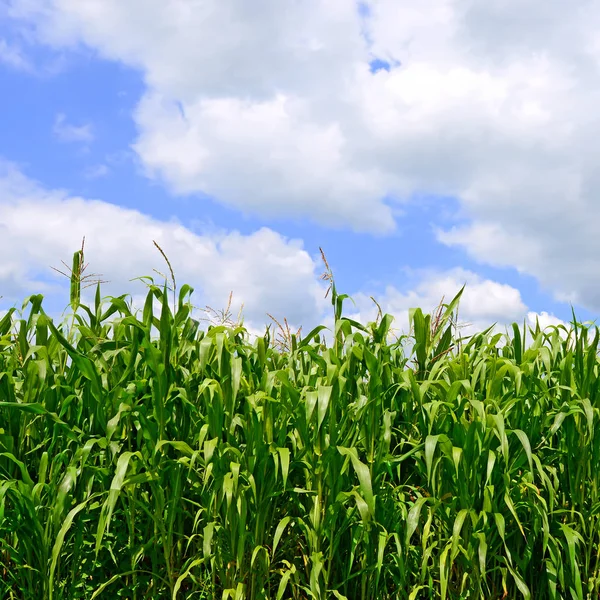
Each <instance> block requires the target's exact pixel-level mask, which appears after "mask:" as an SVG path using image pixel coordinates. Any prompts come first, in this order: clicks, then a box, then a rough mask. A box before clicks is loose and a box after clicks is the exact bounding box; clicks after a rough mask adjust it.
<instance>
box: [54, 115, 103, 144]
mask: <svg viewBox="0 0 600 600" xmlns="http://www.w3.org/2000/svg"><path fill="white" fill-rule="evenodd" d="M53 131H54V135H55V136H56V137H57V138H58V139H59V140H60V141H61V142H83V143H90V142H93V141H94V131H93V128H92V125H91V123H84V124H82V125H74V124H73V123H69V122H68V121H67V117H66V116H65V115H64V114H63V113H59V114H57V115H56V118H55V119H54V127H53Z"/></svg>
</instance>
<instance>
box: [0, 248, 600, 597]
mask: <svg viewBox="0 0 600 600" xmlns="http://www.w3.org/2000/svg"><path fill="white" fill-rule="evenodd" d="M82 259H83V256H80V257H79V259H77V260H79V261H80V262H78V263H77V264H75V263H74V265H75V266H74V268H73V273H77V272H80V268H79V267H78V266H77V265H81V264H82ZM326 268H327V270H326V274H325V275H326V277H325V279H326V280H328V281H329V283H330V285H331V301H332V306H333V309H334V316H335V330H334V331H333V345H332V346H331V347H327V344H326V343H325V341H324V338H323V335H322V334H323V330H324V328H323V327H317V328H315V329H314V330H312V331H311V332H309V333H308V334H306V335H305V336H304V337H302V338H301V337H300V336H299V334H295V333H293V332H291V330H290V329H289V327H287V322H286V329H285V330H284V328H283V327H282V328H281V329H282V330H284V333H285V335H284V338H282V339H283V341H284V343H281V340H279V343H274V342H276V340H275V339H274V338H272V336H271V332H270V330H267V331H266V332H265V334H264V336H262V337H259V338H257V339H256V340H254V341H252V342H251V341H250V339H249V336H248V335H247V333H246V330H245V329H244V328H243V327H242V326H241V325H239V324H237V323H232V322H230V323H228V324H216V325H215V324H213V325H210V326H209V327H208V328H207V329H206V330H204V329H202V328H201V327H200V322H199V320H196V319H195V318H194V317H193V314H192V305H191V300H190V297H191V294H192V292H193V290H192V288H190V287H189V286H187V285H183V286H181V287H180V288H179V289H178V290H177V292H178V295H176V296H175V298H174V300H173V297H172V296H170V294H171V293H175V285H174V276H173V277H172V281H173V285H172V286H171V288H168V287H167V285H166V284H165V285H163V286H160V285H158V284H155V282H154V281H153V280H152V279H151V278H147V279H146V281H147V282H148V294H147V298H146V301H145V304H144V307H143V309H142V310H140V311H139V312H138V313H136V312H134V311H133V309H132V306H131V304H130V303H129V302H128V298H127V296H119V297H108V298H103V297H102V296H101V290H100V285H99V284H98V285H97V287H96V293H95V297H94V301H93V302H92V303H91V305H89V306H88V305H86V304H85V303H83V302H82V301H81V296H80V294H81V286H80V283H81V281H80V280H79V281H77V280H76V279H74V276H73V275H72V289H71V302H70V304H71V309H72V314H71V318H70V323H69V325H68V326H67V325H66V324H58V325H57V324H55V323H54V321H53V319H51V318H50V317H49V316H48V315H47V314H46V313H45V311H44V309H43V306H42V305H43V298H42V297H41V296H40V295H34V296H31V297H29V298H28V299H27V300H26V301H25V303H24V305H23V307H22V310H21V311H16V310H14V309H11V310H10V311H9V312H8V313H7V314H6V315H5V316H4V317H3V318H2V319H1V320H0V598H10V599H15V600H16V599H19V600H39V599H40V598H49V599H51V600H52V599H54V600H58V599H78V598H81V599H83V598H85V599H90V600H91V599H93V598H108V597H114V596H115V595H116V596H118V597H123V598H129V599H136V600H137V599H139V600H141V599H144V600H145V599H148V598H151V599H159V598H161V599H162V598H165V599H167V598H169V599H176V598H182V599H183V598H222V599H224V600H226V599H228V598H231V599H236V600H237V599H243V598H244V599H245V598H248V599H252V600H254V599H272V598H273V599H277V600H281V599H284V598H286V599H287V598H293V599H297V600H300V599H305V598H313V599H317V600H320V599H323V600H324V599H326V598H327V599H328V598H337V599H338V600H339V599H348V600H352V599H361V600H379V599H384V600H385V599H401V600H418V599H434V598H435V599H438V598H439V599H442V600H445V599H456V600H458V599H475V598H477V599H486V600H488V599H500V598H527V599H529V598H550V599H557V600H558V599H562V598H573V599H577V600H583V599H584V598H585V599H592V598H597V597H598V596H599V594H600V573H599V568H600V560H599V559H600V521H599V519H600V517H599V515H600V497H599V479H600V478H599V474H598V471H599V470H598V465H599V464H600V436H599V435H598V433H597V431H598V427H599V426H600V423H599V421H600V398H599V385H600V383H599V381H600V380H599V377H598V359H597V353H598V343H599V333H598V330H597V329H596V328H594V327H592V326H584V325H581V324H579V323H577V321H576V319H575V316H574V318H573V323H572V326H571V328H570V329H569V330H567V329H566V328H564V327H562V326H560V327H551V328H548V329H546V330H541V329H540V327H539V325H536V327H532V328H529V329H527V328H526V327H525V326H523V327H522V328H520V327H519V326H518V325H516V324H515V325H514V326H513V328H512V332H511V335H510V336H509V335H508V334H506V335H505V334H500V333H498V334H494V333H493V332H492V330H491V329H488V330H487V331H484V332H481V333H478V334H476V335H474V336H471V337H469V338H463V339H460V338H459V336H458V332H457V330H456V329H455V321H454V316H455V314H456V309H457V306H458V302H459V299H460V294H459V295H458V296H456V297H455V298H454V299H453V300H452V301H451V302H450V303H448V304H446V305H442V306H441V307H440V310H439V311H438V312H437V313H435V314H434V315H426V314H424V313H423V312H422V311H421V310H420V309H415V310H414V311H411V314H410V320H411V331H412V333H411V334H410V340H407V339H406V338H405V337H401V338H400V339H396V340H394V341H390V338H391V335H390V334H391V326H392V321H393V320H392V317H391V316H390V315H383V314H380V315H379V316H378V318H377V320H376V321H375V322H373V323H370V324H367V325H364V324H361V323H357V322H355V321H352V320H350V319H348V318H346V317H344V316H343V311H342V307H343V302H344V300H345V299H346V298H347V296H345V295H339V294H338V293H337V290H336V288H335V284H334V281H333V275H332V274H331V269H329V266H328V265H326ZM171 274H172V270H171ZM156 306H158V307H159V310H155V307H156ZM563 329H564V332H563V331H562V330H563ZM154 331H157V332H158V335H155V334H154V333H153V332H154ZM527 338H530V342H529V345H528V346H527V345H526V340H527ZM407 342H410V343H408V344H407ZM407 348H408V350H407Z"/></svg>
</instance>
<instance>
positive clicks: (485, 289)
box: [348, 268, 551, 336]
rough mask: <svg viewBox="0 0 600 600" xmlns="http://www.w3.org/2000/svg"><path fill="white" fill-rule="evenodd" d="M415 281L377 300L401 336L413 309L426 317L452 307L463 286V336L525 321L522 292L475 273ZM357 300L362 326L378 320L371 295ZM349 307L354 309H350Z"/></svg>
mask: <svg viewBox="0 0 600 600" xmlns="http://www.w3.org/2000/svg"><path fill="white" fill-rule="evenodd" d="M413 279H415V282H414V285H413V286H412V287H411V288H409V289H406V290H400V289H398V288H397V287H394V286H388V287H387V288H386V289H385V291H384V293H383V294H382V295H381V296H374V298H375V300H376V301H377V303H378V304H379V306H380V307H381V310H382V312H383V313H388V314H391V315H392V316H394V326H393V327H394V328H395V329H396V330H397V332H398V334H402V333H404V334H407V333H408V332H409V310H410V309H411V308H421V309H422V310H423V311H424V312H425V313H433V312H434V311H435V310H436V308H437V307H438V305H439V304H440V303H441V302H443V303H445V304H448V303H449V302H450V301H451V300H452V299H453V298H454V297H455V296H456V295H457V294H458V292H459V291H460V289H461V288H462V287H463V286H465V289H464V291H463V294H462V296H461V299H460V303H459V311H458V324H459V330H460V332H461V335H464V336H468V335H472V334H474V333H477V332H479V331H483V330H484V329H487V328H489V327H490V326H491V325H494V324H497V325H498V326H499V330H500V331H503V330H504V329H503V328H504V326H505V325H507V324H509V323H512V322H514V321H522V320H523V318H524V317H525V315H526V312H527V307H526V306H525V304H524V303H523V300H522V298H521V294H520V292H519V290H517V289H516V288H514V287H512V286H510V285H506V284H501V283H498V282H496V281H493V280H490V279H484V278H482V277H481V276H479V275H477V274H476V273H473V272H472V271H468V270H465V269H461V268H455V269H450V270H447V271H444V272H440V271H435V270H422V271H419V272H416V273H414V274H413ZM353 299H354V301H355V303H356V311H355V312H354V313H353V315H352V317H353V318H355V319H356V320H358V321H360V322H368V321H373V320H375V319H376V317H377V313H378V310H379V309H378V307H377V306H376V305H375V303H374V302H373V300H372V298H371V297H370V295H369V294H366V293H359V294H356V295H354V296H353ZM348 307H349V309H350V305H348ZM350 310H351V309H350ZM530 314H531V315H533V314H534V313H532V312H531V313H530ZM549 318H551V317H549Z"/></svg>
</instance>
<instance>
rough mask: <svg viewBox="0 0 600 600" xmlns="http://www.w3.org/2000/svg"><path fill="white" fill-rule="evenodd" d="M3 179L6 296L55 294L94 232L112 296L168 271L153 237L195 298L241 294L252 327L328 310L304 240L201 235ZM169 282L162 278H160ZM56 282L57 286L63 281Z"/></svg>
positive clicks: (1, 271)
mask: <svg viewBox="0 0 600 600" xmlns="http://www.w3.org/2000/svg"><path fill="white" fill-rule="evenodd" d="M3 171H4V172H3V173H2V175H1V176H0V197H1V198H2V210H1V211H0V233H1V235H0V254H2V256H3V257H5V258H4V259H3V261H2V266H1V267H0V295H4V297H5V300H6V301H8V300H11V299H12V300H13V301H15V300H17V299H18V300H20V299H22V297H24V296H25V295H26V294H29V293H33V292H35V293H38V292H39V291H43V290H47V291H52V282H61V283H62V281H61V280H57V279H53V277H52V271H51V270H50V268H49V267H50V265H52V266H60V260H61V259H62V260H65V261H66V262H67V264H70V257H71V256H72V253H73V252H74V251H75V250H77V249H78V248H79V247H80V246H81V240H82V238H83V236H85V238H86V243H85V248H86V260H88V261H89V262H90V267H89V271H90V272H91V271H93V272H97V273H99V274H102V275H103V278H104V279H108V280H110V283H109V284H106V285H104V286H103V289H104V291H105V293H110V294H121V293H123V291H129V292H130V293H132V294H138V295H139V294H140V293H142V292H143V290H144V286H143V285H142V284H141V283H137V284H132V283H131V282H130V279H132V278H134V277H139V276H142V275H153V276H156V274H155V273H154V272H153V269H158V270H159V271H162V272H165V270H166V268H167V267H166V265H165V264H164V261H163V259H162V257H161V256H160V254H159V253H158V251H157V250H156V248H155V247H154V245H153V243H152V241H153V240H156V242H157V243H158V244H159V245H160V246H161V247H162V248H163V249H164V251H165V252H166V253H167V256H168V257H169V260H170V261H171V264H172V265H173V269H174V271H175V276H176V278H177V280H178V282H179V284H180V285H181V284H183V283H188V284H190V285H192V286H194V287H195V288H196V292H195V296H194V302H195V303H196V304H198V305H199V306H204V305H206V304H208V305H210V306H213V307H214V308H220V307H223V306H225V305H226V304H227V299H228V296H229V293H230V291H233V293H234V296H233V299H234V305H233V307H232V310H233V311H234V312H235V313H236V314H237V309H238V308H239V304H240V303H243V304H244V315H245V317H246V318H247V319H248V322H249V325H250V326H255V327H262V326H263V324H265V323H266V322H267V321H268V318H267V317H266V314H265V313H266V312H267V311H269V312H272V313H273V314H274V315H276V316H277V317H280V318H283V316H286V317H287V318H288V320H289V321H290V322H291V323H304V322H311V321H313V320H314V319H315V317H317V318H318V316H319V315H320V314H321V312H322V307H323V306H324V301H323V295H324V288H323V286H322V285H321V284H320V283H319V281H318V269H319V268H320V267H319V265H318V263H317V262H316V261H315V260H314V259H313V258H312V257H311V256H310V255H309V254H308V253H307V252H306V251H305V250H304V249H303V247H302V243H301V242H300V241H298V240H288V239H286V238H284V237H282V236H281V235H279V234H277V233H276V232H274V231H272V230H270V229H267V228H262V229H259V230H258V231H255V232H254V233H253V234H251V235H242V234H240V233H237V232H235V231H233V232H214V231H213V232H211V233H210V234H207V235H203V234H201V233H194V232H193V231H191V230H190V229H187V228H186V227H184V226H182V225H181V224H179V223H178V222H176V221H170V222H162V221H157V220H155V219H152V218H150V217H148V216H146V215H144V214H142V213H140V212H138V211H134V210H130V209H125V208H120V207H118V206H115V205H113V204H108V203H105V202H102V201H99V200H86V199H83V198H78V197H72V196H70V195H69V194H67V193H66V192H64V191H54V190H53V191H48V190H44V189H43V188H41V187H39V186H38V185H36V184H35V183H34V182H32V181H30V180H28V179H27V178H26V177H24V176H23V175H22V174H21V173H20V172H19V171H18V170H17V169H15V168H14V167H10V166H6V165H5V166H4V169H3ZM156 278H157V279H158V280H160V277H159V276H156ZM54 285H56V283H55V284H54Z"/></svg>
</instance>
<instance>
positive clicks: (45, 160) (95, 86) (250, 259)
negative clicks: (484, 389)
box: [0, 0, 600, 330]
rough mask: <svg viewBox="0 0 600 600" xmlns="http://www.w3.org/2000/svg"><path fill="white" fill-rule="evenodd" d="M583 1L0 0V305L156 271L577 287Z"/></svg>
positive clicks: (586, 219)
mask: <svg viewBox="0 0 600 600" xmlns="http://www.w3.org/2000/svg"><path fill="white" fill-rule="evenodd" d="M599 66H600V4H598V3H592V2H589V1H587V0H586V1H584V0H572V2H570V3H569V6H568V9H567V6H566V4H565V3H564V2H558V0H544V1H542V0H421V1H420V2H414V1H411V0H371V1H365V2H359V3H357V2H355V1H353V0H252V1H248V0H169V1H166V0H0V90H2V93H0V255H1V257H2V260H1V261H0V295H1V296H3V298H2V299H1V300H0V309H6V308H7V307H8V306H12V305H20V303H21V302H22V300H23V299H24V298H25V297H26V296H27V295H29V294H32V293H39V292H42V293H44V294H45V296H46V297H47V301H48V307H50V309H52V310H58V309H59V307H60V308H61V309H62V308H63V307H64V306H65V304H66V302H67V300H68V293H67V291H66V288H65V281H66V280H65V281H63V279H61V278H60V277H59V276H57V275H56V274H55V273H54V272H53V271H52V270H51V269H50V266H51V265H52V266H60V261H61V260H65V261H67V262H70V260H71V256H72V253H73V252H74V251H75V250H76V249H77V248H78V247H79V246H80V244H81V239H82V237H83V236H84V235H85V237H86V250H87V253H86V258H87V260H89V262H90V267H89V268H90V270H91V271H94V272H98V273H101V274H102V275H103V276H104V278H105V279H108V280H109V283H108V284H107V285H106V286H104V288H103V289H104V290H105V293H107V294H109V293H110V294H121V293H124V292H131V293H132V294H133V295H134V296H135V295H139V294H140V293H141V292H143V288H141V287H140V286H141V284H140V283H139V282H137V283H135V282H134V283H132V282H131V281H130V280H131V279H132V278H134V277H138V276H141V275H152V274H153V272H152V269H158V270H161V271H163V270H164V264H163V262H162V258H161V256H160V255H159V254H158V252H157V250H156V248H155V247H154V245H153V243H152V241H153V240H156V241H157V242H158V243H159V244H160V245H161V247H162V248H163V249H164V250H165V251H166V252H167V254H168V256H169V258H170V259H171V262H172V264H173V267H174V269H175V273H176V276H177V278H178V280H179V282H180V283H183V282H187V283H189V284H190V285H192V286H193V287H194V288H195V290H196V291H195V294H194V301H195V303H196V304H197V305H199V306H204V305H206V304H209V305H211V306H214V307H222V306H224V305H225V304H226V303H227V298H228V295H229V292H230V291H233V298H234V309H235V308H236V307H237V306H239V304H240V303H242V302H243V303H244V314H245V318H246V323H247V324H248V325H249V327H255V328H259V329H260V328H262V327H263V326H264V324H265V323H267V322H268V321H269V319H268V318H267V317H266V313H267V312H269V313H271V314H273V315H274V316H276V317H277V318H280V319H281V318H283V317H286V318H287V319H288V321H290V323H292V324H294V325H298V326H299V325H303V326H304V328H305V330H306V328H307V327H310V326H313V325H315V324H317V323H318V322H321V321H326V320H327V315H328V314H329V305H328V302H327V301H326V300H324V298H323V296H324V292H325V289H326V288H325V283H324V282H323V281H321V280H320V278H319V277H320V275H321V273H322V272H323V268H322V263H321V260H320V255H319V246H322V247H323V249H324V250H325V252H326V254H327V257H328V259H329V262H330V264H331V266H332V268H333V270H334V273H335V275H336V280H337V283H338V287H339V288H340V290H341V291H343V292H345V293H348V294H350V295H351V296H352V297H353V298H354V300H355V303H356V305H355V306H351V305H350V306H348V312H349V313H352V314H354V315H355V316H357V317H359V318H361V319H364V320H368V319H371V318H373V317H374V316H375V314H376V309H375V306H374V304H373V303H372V301H371V300H370V296H374V297H375V298H376V299H377V300H378V301H379V303H380V304H381V306H382V308H383V309H384V310H385V311H387V312H391V313H392V314H394V315H396V316H397V317H398V326H399V327H400V328H401V329H403V328H405V326H406V325H407V321H406V314H407V309H408V308H410V307H414V306H421V307H422V308H424V309H426V310H431V309H432V308H433V307H434V306H435V305H436V304H437V303H438V302H439V300H440V299H441V298H442V296H445V297H446V299H449V298H450V297H451V296H452V295H454V293H456V291H457V290H458V289H459V288H460V286H461V285H462V284H463V283H466V284H467V287H466V291H465V294H464V300H463V303H462V305H461V317H462V319H463V320H465V321H467V322H470V323H473V324H474V326H475V327H480V328H481V327H485V326H487V325H491V324H492V323H494V322H498V323H510V322H512V321H514V320H517V321H521V322H522V321H523V319H528V320H529V321H530V322H531V321H532V320H534V319H535V316H536V315H540V318H541V322H542V324H546V323H556V322H559V319H565V320H568V319H569V318H570V313H571V308H570V307H571V304H572V305H573V306H574V307H575V310H576V313H577V315H578V317H579V318H580V320H585V319H595V318H596V315H597V314H598V312H599V311H600V260H599V259H600V197H599V196H598V190H599V189H600V187H599V184H600V175H599V173H600V171H599V169H598V164H597V162H596V161H597V160H598V159H599V158H600V152H599V145H600V112H599V111H598V106H600V103H599V100H600V70H599Z"/></svg>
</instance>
